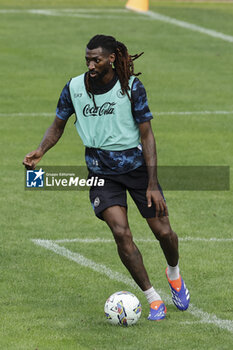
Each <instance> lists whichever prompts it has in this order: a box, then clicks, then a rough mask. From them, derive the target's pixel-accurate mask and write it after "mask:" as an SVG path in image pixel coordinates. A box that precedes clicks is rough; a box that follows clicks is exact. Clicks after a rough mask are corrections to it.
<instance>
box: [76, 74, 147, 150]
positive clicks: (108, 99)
mask: <svg viewBox="0 0 233 350" xmlns="http://www.w3.org/2000/svg"><path fill="white" fill-rule="evenodd" d="M133 80H134V77H133V76H132V77H131V78H130V80H129V87H130V90H129V94H131V87H132V83H133ZM70 95H71V99H72V102H73V106H74V109H75V113H76V118H77V120H76V122H75V126H76V128H77V131H78V133H79V135H80V137H81V139H82V141H83V143H84V145H85V146H86V147H94V148H100V149H104V150H109V151H122V150H126V149H129V148H134V147H137V146H138V144H139V139H140V135H139V128H138V126H137V124H136V122H135V120H134V118H133V115H132V111H131V102H130V101H129V98H128V96H127V95H123V94H122V91H121V85H120V82H119V80H118V81H117V82H116V84H115V85H114V87H113V88H112V89H111V90H110V91H108V92H106V93H104V94H100V95H95V102H96V108H95V106H94V103H93V99H92V98H90V97H89V96H88V94H87V91H86V88H85V83H84V74H82V75H80V76H78V77H75V78H73V79H72V80H71V82H70Z"/></svg>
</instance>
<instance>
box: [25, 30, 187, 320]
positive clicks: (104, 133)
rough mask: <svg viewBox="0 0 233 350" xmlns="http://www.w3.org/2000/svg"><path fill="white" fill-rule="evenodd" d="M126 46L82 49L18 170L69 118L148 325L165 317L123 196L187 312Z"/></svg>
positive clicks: (142, 96)
mask: <svg viewBox="0 0 233 350" xmlns="http://www.w3.org/2000/svg"><path fill="white" fill-rule="evenodd" d="M139 56H140V55H134V56H132V55H129V53H128V50H127V48H126V46H125V45H124V44H123V43H121V42H119V41H117V40H116V39H115V38H114V37H112V36H106V35H96V36H94V37H93V38H92V39H91V40H90V41H89V43H88V44H87V47H86V55H85V60H86V65H87V68H88V71H87V72H86V73H84V74H82V75H79V76H77V77H75V78H73V79H71V80H70V81H69V82H68V83H67V84H66V85H65V87H64V88H63V90H62V92H61V95H60V98H59V101H58V105H57V110H56V117H55V120H54V121H53V123H52V125H51V126H50V127H49V128H48V130H47V131H46V133H45V135H44V137H43V139H42V141H41V143H40V145H39V147H38V148H37V149H36V150H35V151H33V152H31V153H29V154H27V155H26V156H25V158H24V161H23V164H24V165H25V166H26V168H27V169H35V166H36V164H37V163H38V162H39V161H40V160H41V158H42V157H43V155H44V154H45V153H46V152H47V151H48V150H49V149H50V148H51V147H53V146H54V145H55V144H56V142H57V141H58V140H59V138H60V137H61V135H62V133H63V131H64V128H65V125H66V123H67V121H68V119H69V117H70V116H71V115H72V114H73V113H75V114H76V122H75V126H76V128H77V131H78V133H79V135H80V137H81V139H82V141H83V143H84V145H85V160H86V164H87V167H88V171H89V176H90V177H91V176H101V178H103V179H104V180H105V185H104V187H98V186H92V187H91V189H90V200H91V204H92V206H93V209H94V211H95V215H96V216H97V217H98V218H99V219H101V220H104V221H105V222H106V224H107V225H108V226H109V228H110V229H111V231H112V233H113V236H114V239H115V241H116V244H117V248H118V253H119V256H120V259H121V261H122V263H123V264H124V265H125V266H126V268H127V269H128V271H129V272H130V274H131V276H132V277H133V279H134V280H135V282H136V283H137V284H138V286H139V287H140V288H141V290H142V291H143V292H144V295H145V297H146V298H147V300H148V302H149V304H150V313H149V316H148V319H149V320H161V319H163V318H165V316H166V306H165V304H164V302H163V301H162V299H161V297H160V295H159V294H158V292H156V290H155V289H154V287H153V286H152V284H151V282H150V280H149V277H148V274H147V271H146V269H145V266H144V264H143V259H142V255H141V253H140V251H139V249H138V248H137V246H136V244H135V243H134V241H133V236H132V233H131V230H130V227H129V224H128V217H127V200H126V190H127V191H128V192H129V193H130V195H131V197H132V198H133V200H134V202H135V203H136V205H137V207H138V210H139V211H140V213H141V215H142V216H143V217H144V218H145V219H146V221H147V223H148V225H149V227H150V229H151V230H152V232H153V234H154V235H155V237H156V239H157V240H158V241H159V243H160V246H161V248H162V250H163V253H164V255H165V258H166V260H167V268H166V276H167V279H168V283H169V286H170V289H171V292H172V299H173V302H174V304H175V305H176V307H177V308H178V309H179V310H186V309H187V308H188V306H189V300H190V299H189V291H188V289H187V288H186V286H185V284H184V281H183V279H182V277H181V275H180V272H179V266H178V259H179V253H178V237H177V235H176V233H175V232H174V231H173V230H172V228H171V226H170V223H169V219H168V210H167V205H166V202H165V199H164V196H163V192H162V189H161V187H160V185H159V183H158V180H157V156H156V145H155V138H154V134H153V131H152V128H151V123H150V120H151V119H152V118H153V117H152V114H151V112H150V110H149V107H148V102H147V96H146V91H145V88H144V86H143V84H142V83H141V81H140V80H139V79H138V78H136V75H138V74H135V73H134V64H133V60H135V59H136V58H138V57H139Z"/></svg>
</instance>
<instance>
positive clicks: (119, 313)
mask: <svg viewBox="0 0 233 350" xmlns="http://www.w3.org/2000/svg"><path fill="white" fill-rule="evenodd" d="M104 312H105V315H106V317H107V320H108V321H109V322H110V323H111V324H119V325H120V326H131V325H133V324H135V323H136V322H137V321H138V320H139V318H140V316H141V313H142V306H141V303H140V301H139V300H138V298H137V297H136V296H135V295H134V294H132V293H130V292H126V291H121V292H116V293H114V294H112V295H111V296H110V297H109V298H108V299H107V301H106V303H105V306H104Z"/></svg>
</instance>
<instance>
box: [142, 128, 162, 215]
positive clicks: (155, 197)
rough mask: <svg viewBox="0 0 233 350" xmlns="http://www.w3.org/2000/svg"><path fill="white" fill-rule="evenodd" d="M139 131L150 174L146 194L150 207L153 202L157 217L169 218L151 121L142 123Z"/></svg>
mask: <svg viewBox="0 0 233 350" xmlns="http://www.w3.org/2000/svg"><path fill="white" fill-rule="evenodd" d="M139 131H140V136H141V142H142V150H143V156H144V159H145V162H146V165H147V172H148V187H147V192H146V197H147V202H148V207H151V205H152V201H153V202H154V204H155V206H156V215H160V216H163V213H165V215H166V216H167V215H168V210H167V205H166V203H165V201H164V199H163V196H162V195H161V193H160V191H159V187H158V179H157V153H156V143H155V138H154V134H153V131H152V128H151V123H150V121H147V122H144V123H140V124H139Z"/></svg>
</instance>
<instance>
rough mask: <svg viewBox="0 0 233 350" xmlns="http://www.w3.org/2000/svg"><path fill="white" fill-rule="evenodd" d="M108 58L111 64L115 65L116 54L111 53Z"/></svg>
mask: <svg viewBox="0 0 233 350" xmlns="http://www.w3.org/2000/svg"><path fill="white" fill-rule="evenodd" d="M108 58H109V62H110V63H114V62H115V59H116V55H115V53H111V54H110V55H109V57H108Z"/></svg>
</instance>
